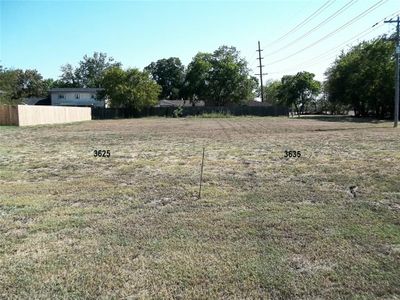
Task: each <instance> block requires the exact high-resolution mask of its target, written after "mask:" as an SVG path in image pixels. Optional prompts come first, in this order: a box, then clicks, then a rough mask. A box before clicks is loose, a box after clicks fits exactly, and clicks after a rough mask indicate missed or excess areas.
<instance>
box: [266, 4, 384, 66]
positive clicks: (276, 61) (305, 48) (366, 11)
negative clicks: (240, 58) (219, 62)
mask: <svg viewBox="0 0 400 300" xmlns="http://www.w3.org/2000/svg"><path fill="white" fill-rule="evenodd" d="M387 1H388V0H380V1H378V2H377V3H375V4H374V5H372V6H371V7H369V8H368V9H366V10H365V11H363V12H362V13H361V14H359V15H357V16H356V17H354V18H353V19H351V20H350V21H348V22H347V23H345V24H344V25H342V26H340V27H339V28H337V29H335V30H334V31H332V32H330V33H328V34H327V35H325V36H323V37H322V38H320V39H319V40H317V41H315V42H314V43H311V44H310V45H308V46H306V47H304V48H302V49H300V50H299V51H296V52H295V53H293V54H291V55H288V56H286V57H284V58H281V59H278V60H275V61H273V62H271V63H269V64H268V65H273V64H276V63H278V62H281V61H284V60H287V59H289V58H291V57H293V56H295V55H297V54H299V53H302V52H304V51H305V50H307V49H309V48H311V47H313V46H315V45H317V44H318V43H320V42H322V41H323V40H325V39H327V38H329V37H331V36H332V35H334V34H336V33H337V32H339V31H341V30H343V29H345V28H346V27H348V26H350V25H351V24H353V23H354V22H356V21H358V20H359V19H361V18H363V17H364V16H366V15H367V14H369V13H371V12H372V11H374V10H375V9H377V8H378V7H379V6H381V5H383V4H384V3H385V2H387Z"/></svg>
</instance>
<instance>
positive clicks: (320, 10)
mask: <svg viewBox="0 0 400 300" xmlns="http://www.w3.org/2000/svg"><path fill="white" fill-rule="evenodd" d="M335 1H336V0H328V1H326V2H325V3H324V4H323V5H322V6H320V7H319V8H318V9H317V10H316V11H314V12H313V13H312V14H311V15H310V16H308V17H307V18H306V19H305V20H303V21H302V22H300V23H299V24H297V25H296V26H295V27H293V28H292V29H291V30H289V31H288V32H287V33H285V34H284V35H282V36H281V37H279V38H278V39H276V40H274V41H272V42H271V43H269V44H268V45H267V46H272V45H274V44H276V43H278V42H280V41H281V40H284V39H286V38H287V37H288V36H289V35H290V34H292V33H294V32H296V31H298V30H299V29H300V28H302V27H303V26H305V25H306V24H308V23H309V22H310V21H311V20H312V19H313V18H315V17H317V16H318V15H320V14H321V13H322V12H323V11H324V10H325V9H327V8H328V7H329V6H331V5H332V4H333V3H334V2H335Z"/></svg>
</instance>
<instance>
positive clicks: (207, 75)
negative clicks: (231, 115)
mask: <svg viewBox="0 0 400 300" xmlns="http://www.w3.org/2000/svg"><path fill="white" fill-rule="evenodd" d="M256 88H257V79H256V78H255V77H252V76H250V70H249V68H248V66H247V62H246V60H245V59H243V58H241V57H240V55H239V52H238V51H237V50H236V48H235V47H227V46H222V47H220V48H218V49H217V50H215V51H214V52H213V53H212V54H209V53H198V54H197V55H196V56H195V57H194V58H193V60H192V62H191V63H190V64H189V66H188V70H187V73H186V80H185V88H184V90H185V94H186V95H187V96H188V97H189V98H190V99H192V100H193V99H194V100H195V101H196V99H203V100H205V101H206V103H207V104H209V105H215V106H224V105H229V104H240V103H246V102H247V101H249V100H251V99H253V98H254V96H255V93H254V92H255V90H256Z"/></svg>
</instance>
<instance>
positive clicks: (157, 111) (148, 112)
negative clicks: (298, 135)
mask: <svg viewBox="0 0 400 300" xmlns="http://www.w3.org/2000/svg"><path fill="white" fill-rule="evenodd" d="M176 109H177V107H147V108H144V109H143V110H141V111H138V110H133V109H128V108H101V107H94V108H92V119H94V120H95V119H97V120H101V119H123V118H140V117H150V116H159V117H174V110H176ZM206 113H208V114H210V113H222V114H231V115H233V116H287V115H288V114H289V110H288V108H287V107H283V106H234V107H221V106H196V107H182V114H181V115H182V116H183V117H186V116H200V115H202V114H206Z"/></svg>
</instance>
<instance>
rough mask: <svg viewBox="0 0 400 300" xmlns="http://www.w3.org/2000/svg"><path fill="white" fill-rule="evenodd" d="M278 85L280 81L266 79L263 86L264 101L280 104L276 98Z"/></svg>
mask: <svg viewBox="0 0 400 300" xmlns="http://www.w3.org/2000/svg"><path fill="white" fill-rule="evenodd" d="M280 86H281V82H280V81H279V80H274V81H268V82H267V83H266V85H265V87H264V97H265V102H268V103H271V104H280V100H279V98H278V93H279V88H280Z"/></svg>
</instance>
